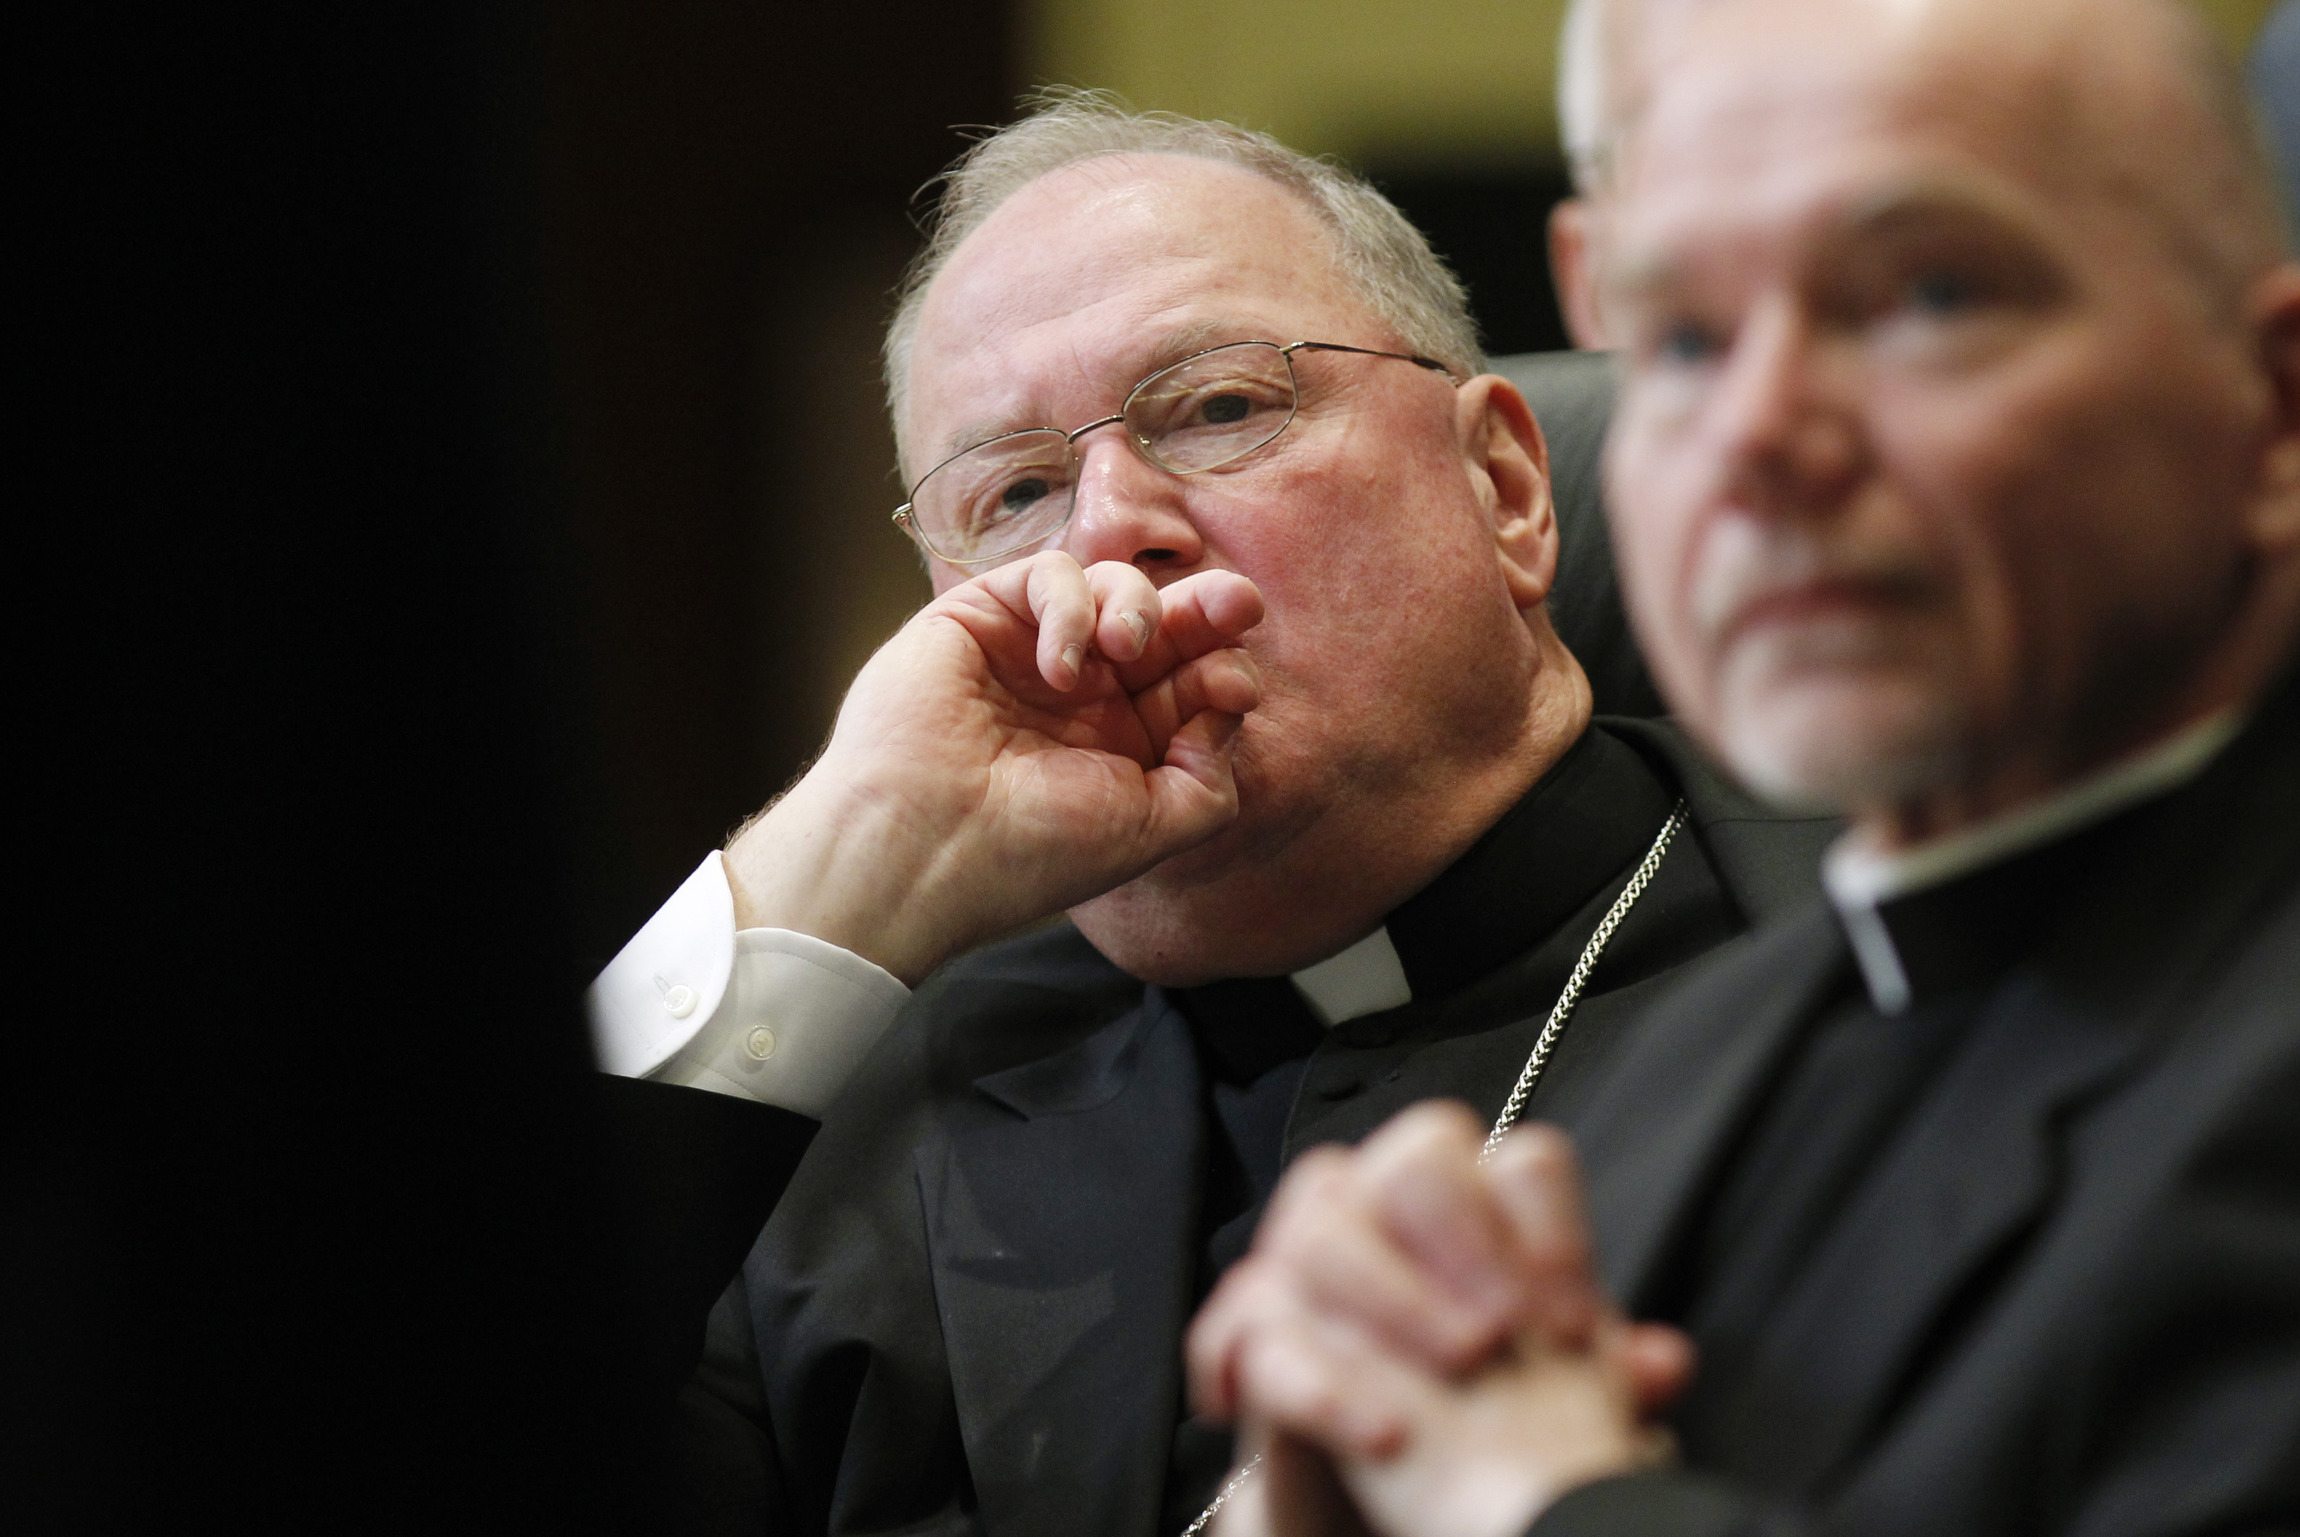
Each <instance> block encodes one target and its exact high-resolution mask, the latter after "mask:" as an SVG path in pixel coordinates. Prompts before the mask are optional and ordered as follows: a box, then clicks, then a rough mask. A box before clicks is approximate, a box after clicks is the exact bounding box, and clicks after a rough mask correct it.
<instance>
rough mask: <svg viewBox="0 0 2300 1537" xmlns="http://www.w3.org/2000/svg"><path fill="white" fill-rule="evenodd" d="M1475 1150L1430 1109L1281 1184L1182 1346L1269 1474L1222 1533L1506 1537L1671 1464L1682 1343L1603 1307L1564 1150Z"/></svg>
mask: <svg viewBox="0 0 2300 1537" xmlns="http://www.w3.org/2000/svg"><path fill="white" fill-rule="evenodd" d="M1482 1141H1483V1132H1482V1130H1481V1128H1480V1127H1479V1126H1478V1124H1477V1122H1476V1121H1475V1120H1474V1119H1472V1118H1471V1116H1470V1115H1469V1113H1468V1112H1467V1111H1466V1110H1464V1109H1463V1108H1462V1107H1461V1106H1459V1105H1452V1104H1434V1103H1433V1104H1426V1105H1421V1106H1417V1107H1415V1108H1413V1109H1411V1110H1408V1111H1406V1112H1405V1113H1404V1114H1402V1115H1400V1116H1398V1117H1397V1118H1396V1119H1395V1120H1393V1121H1391V1122H1390V1123H1389V1124H1388V1125H1387V1126H1386V1127H1384V1128H1383V1129H1382V1130H1381V1131H1379V1132H1377V1133H1376V1134H1375V1135H1374V1136H1373V1137H1371V1138H1369V1139H1368V1140H1367V1141H1366V1142H1365V1144H1364V1145H1363V1146H1362V1147H1359V1148H1357V1149H1355V1150H1351V1151H1345V1150H1342V1149H1339V1148H1319V1149H1313V1150H1312V1151H1310V1152H1308V1153H1305V1154H1304V1155H1302V1157H1301V1158H1299V1159H1298V1160H1296V1162H1295V1163H1294V1165H1293V1167H1292V1168H1291V1169H1290V1170H1289V1171H1288V1172H1287V1175H1286V1177H1285V1179H1284V1180H1283V1181H1282V1182H1281V1183H1280V1185H1279V1187H1278V1190H1277V1192H1276V1194H1275V1195H1274V1196H1273V1197H1272V1199H1271V1203H1270V1209H1269V1212H1268V1214H1267V1216H1265V1217H1264V1219H1263V1221H1262V1224H1261V1227H1260V1229H1259V1230H1258V1231H1257V1233H1256V1235H1255V1239H1254V1247H1253V1250H1252V1251H1251V1252H1250V1253H1249V1254H1248V1255H1247V1257H1246V1258H1245V1259H1243V1260H1241V1261H1240V1262H1239V1263H1238V1264H1237V1265H1235V1266H1233V1267H1232V1268H1231V1270H1230V1271H1229V1273H1228V1274H1227V1275H1226V1276H1224V1278H1223V1280H1222V1283H1221V1284H1220V1285H1219V1286H1218V1287H1216V1288H1215V1291H1214V1294H1213V1296H1212V1297H1211V1298H1209V1299H1208V1301H1207V1304H1206V1307H1205V1309H1204V1310H1203V1311H1202V1312H1201V1313H1200V1314H1199V1316H1198V1320H1197V1322H1196V1323H1195V1324H1194V1325H1193V1326H1192V1328H1191V1331H1190V1340H1189V1367H1190V1385H1191V1396H1192V1402H1193V1405H1194V1407H1195V1408H1196V1409H1197V1410H1198V1411H1199V1412H1200V1413H1202V1414H1206V1415H1210V1416H1213V1417H1215V1418H1220V1419H1227V1420H1231V1421H1233V1422H1235V1423H1236V1424H1237V1425H1238V1427H1239V1432H1240V1435H1239V1444H1240V1458H1241V1461H1243V1460H1244V1459H1245V1458H1247V1457H1249V1456H1251V1455H1253V1454H1255V1453H1257V1452H1258V1453H1260V1454H1261V1456H1262V1458H1263V1462H1262V1465H1261V1467H1260V1468H1258V1469H1257V1470H1256V1472H1255V1475H1254V1476H1253V1477H1252V1478H1250V1479H1249V1480H1247V1481H1246V1482H1245V1483H1244V1484H1242V1485H1241V1486H1240V1487H1239V1489H1238V1490H1237V1492H1236V1494H1235V1495H1233V1497H1232V1499H1231V1501H1230V1503H1229V1504H1227V1505H1226V1506H1225V1507H1224V1508H1223V1511H1222V1514H1221V1516H1220V1518H1219V1519H1218V1522H1217V1524H1216V1526H1215V1527H1214V1532H1213V1537H1312V1534H1319V1537H1326V1534H1358V1533H1367V1532H1372V1533H1379V1534H1381V1537H1516V1534H1518V1533H1521V1532H1523V1531H1524V1530H1525V1529H1526V1527H1527V1525H1528V1524H1529V1523H1530V1522H1531V1521H1533V1520H1534V1518H1535V1517H1536V1516H1538V1515H1539V1514H1540V1512H1541V1511H1543V1510H1545V1509H1546V1508H1548V1506H1549V1504H1550V1503H1551V1502H1552V1501H1554V1500H1555V1499H1557V1498H1558V1497H1559V1496H1560V1495H1562V1494H1564V1493H1566V1492H1567V1491H1568V1490H1571V1489H1573V1488H1575V1487H1577V1486H1578V1485H1581V1484H1583V1483H1587V1482H1590V1481H1592V1480H1594V1479H1598V1478H1602V1477H1606V1476H1609V1475H1611V1474H1615V1473H1621V1472H1627V1471H1630V1470H1632V1469H1635V1468H1639V1467H1644V1466H1649V1465H1652V1464H1653V1463H1655V1462H1657V1461H1660V1460H1663V1459H1665V1458H1666V1457H1667V1456H1668V1455H1669V1441H1668V1437H1667V1433H1666V1431H1664V1430H1662V1429H1661V1428H1659V1427H1658V1426H1657V1425H1656V1424H1655V1421H1654V1416H1655V1415H1656V1414H1657V1413H1658V1411H1659V1410H1660V1409H1661V1408H1663V1407H1664V1406H1665V1405H1666V1404H1667V1403H1668V1402H1669V1401H1670V1400H1671V1399H1673V1398H1674V1397H1675V1396H1676V1395H1677V1394H1678V1393H1679V1392H1680V1391H1681V1390H1682V1389H1683V1387H1684V1386H1685V1384H1686V1382H1687V1381H1688V1380H1689V1379H1690V1376H1691V1372H1692V1352H1691V1347H1690V1346H1689V1345H1688V1343H1687V1342H1686V1341H1685V1339H1684V1337H1683V1336H1682V1335H1681V1334H1679V1333H1678V1332H1677V1331H1675V1330H1673V1329H1669V1328H1666V1327H1663V1326H1660V1325H1653V1324H1633V1323H1631V1322H1630V1321H1629V1320H1628V1319H1627V1318H1626V1317H1624V1316H1623V1315H1622V1313H1621V1312H1620V1310H1619V1309H1618V1308H1616V1307H1615V1306H1614V1305H1613V1304H1612V1302H1611V1301H1610V1300H1608V1298H1607V1297H1606V1295H1605V1293H1604V1290H1603V1288H1602V1286H1601V1284H1600V1283H1599V1282H1598V1280H1597V1278H1596V1275H1595V1273H1594V1271H1593V1269H1592V1258H1591V1249H1590V1237H1589V1229H1588V1225H1587V1222H1586V1220H1585V1218H1584V1215H1583V1209H1582V1201H1581V1190H1580V1179H1579V1174H1578V1172H1577V1170H1576V1167H1575V1164H1574V1159H1573V1151H1572V1146H1571V1144H1570V1143H1569V1142H1568V1140H1567V1139H1566V1137H1565V1136H1564V1134H1563V1133H1561V1132H1559V1131H1557V1130H1555V1129H1554V1128H1551V1127H1544V1126H1531V1127H1524V1128H1520V1129H1519V1130H1516V1131H1513V1132H1512V1133H1510V1135H1509V1136H1508V1137H1507V1138H1505V1139H1504V1141H1503V1143H1502V1145H1501V1147H1500V1148H1499V1149H1498V1150H1497V1151H1496V1153H1495V1155H1494V1157H1493V1158H1492V1159H1491V1160H1490V1161H1489V1162H1486V1163H1484V1164H1480V1163H1479V1161H1478V1151H1479V1147H1480V1145H1481V1143H1482Z"/></svg>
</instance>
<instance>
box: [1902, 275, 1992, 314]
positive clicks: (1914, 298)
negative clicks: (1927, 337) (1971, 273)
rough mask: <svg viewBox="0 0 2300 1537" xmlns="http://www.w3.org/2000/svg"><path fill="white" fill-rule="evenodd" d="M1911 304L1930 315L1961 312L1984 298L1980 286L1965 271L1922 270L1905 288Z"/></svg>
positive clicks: (1912, 307) (1912, 306)
mask: <svg viewBox="0 0 2300 1537" xmlns="http://www.w3.org/2000/svg"><path fill="white" fill-rule="evenodd" d="M1903 293H1904V295H1905V296H1906V298H1907V300H1908V304H1909V307H1910V308H1911V309H1914V310H1917V311H1919V312H1921V313H1923V314H1927V315H1958V314H1962V313H1964V312H1965V311H1967V310H1969V309H1971V308H1972V307H1973V306H1974V305H1976V304H1978V303H1979V302H1980V299H1981V290H1980V285H1979V284H1978V283H1975V282H1974V281H1973V280H1972V279H1970V278H1968V277H1966V276H1965V275H1964V274H1963V273H1961V272H1920V273H1918V274H1917V275H1916V276H1915V277H1912V278H1910V279H1909V281H1908V285H1907V287H1906V288H1905V289H1904V290H1903Z"/></svg>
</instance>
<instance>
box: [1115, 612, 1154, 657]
mask: <svg viewBox="0 0 2300 1537" xmlns="http://www.w3.org/2000/svg"><path fill="white" fill-rule="evenodd" d="M1118 622H1119V623H1121V624H1123V625H1125V626H1126V631H1127V633H1128V634H1130V635H1132V636H1133V637H1134V649H1135V650H1137V651H1140V650H1141V649H1142V648H1143V647H1144V646H1147V645H1149V644H1150V616H1149V615H1148V614H1145V613H1143V612H1142V610H1140V609H1138V608H1130V609H1128V610H1126V612H1124V613H1123V614H1120V615H1119V616H1118Z"/></svg>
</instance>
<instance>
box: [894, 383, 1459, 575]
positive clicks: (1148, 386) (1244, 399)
mask: <svg viewBox="0 0 2300 1537" xmlns="http://www.w3.org/2000/svg"><path fill="white" fill-rule="evenodd" d="M1302 351H1310V352H1351V353H1356V354H1358V355H1360V356H1362V357H1369V358H1396V359H1398V360H1399V361H1401V362H1406V363H1412V364H1415V365H1417V366H1419V367H1422V368H1430V369H1435V370H1436V371H1437V372H1439V373H1441V374H1444V375H1445V376H1446V377H1447V378H1448V379H1451V378H1453V374H1452V372H1451V371H1450V370H1449V369H1447V367H1446V366H1445V365H1444V364H1443V363H1440V362H1438V361H1437V360H1436V359H1434V358H1425V357H1421V356H1418V355H1416V354H1414V353H1410V352H1382V351H1378V350H1376V349H1375V348H1372V347H1345V346H1343V345H1342V344H1341V343H1340V342H1288V343H1286V344H1285V345H1284V346H1280V345H1279V344H1278V343H1276V342H1229V343H1226V344H1224V345H1222V346H1219V347H1209V348H1207V349H1206V350H1205V351H1203V352H1194V353H1192V354H1191V355H1190V356H1188V357H1186V358H1184V359H1182V360H1181V361H1180V362H1178V363H1169V364H1167V365H1166V366H1165V367H1164V368H1161V369H1159V370H1158V371H1157V372H1156V373H1154V374H1151V375H1150V376H1149V377H1148V378H1146V379H1144V380H1142V382H1141V383H1139V384H1137V385H1135V386H1134V388H1132V389H1131V390H1128V391H1127V392H1126V399H1125V401H1124V402H1123V403H1121V404H1120V406H1119V407H1118V410H1117V412H1116V413H1115V414H1113V415H1110V416H1105V417H1103V418H1101V419H1100V420H1098V421H1091V422H1088V423H1087V424H1086V425H1085V426H1083V427H1080V428H1077V429H1075V430H1073V431H1070V432H1064V431H1062V430H1060V429H1059V428H1055V427H1030V428H1025V429H1023V430H1022V431H1020V432H1007V433H1001V434H1000V435H999V436H997V437H995V438H991V439H989V440H987V441H985V442H981V443H977V444H975V445H974V446H973V447H971V448H964V449H961V450H959V451H958V452H957V453H955V454H952V455H951V456H950V457H949V458H948V459H945V460H943V461H942V463H940V464H938V465H936V466H935V467H934V468H933V469H931V470H928V471H927V472H926V473H925V474H924V475H922V476H920V477H919V480H918V484H917V485H915V486H913V487H911V492H910V500H909V501H907V502H905V503H903V505H902V506H900V507H897V508H896V509H895V511H894V521H895V522H896V523H897V524H898V525H900V526H901V527H903V528H905V529H908V530H909V531H910V534H911V537H912V538H914V539H916V540H917V541H918V542H919V543H920V544H921V545H923V546H924V547H925V548H926V549H927V551H928V552H929V553H930V554H932V555H934V556H936V557H937V558H939V559H942V560H945V561H948V562H949V563H950V564H951V565H954V566H979V565H985V564H987V563H989V562H991V561H995V560H1001V559H1003V558H1005V557H1006V556H1009V555H1012V554H1015V553H1016V552H1017V551H1020V550H1024V549H1027V548H1029V547H1030V546H1031V545H1034V544H1037V543H1039V542H1040V541H1042V540H1045V539H1048V538H1051V537H1052V536H1053V535H1054V534H1055V533H1056V532H1058V531H1059V530H1060V529H1061V528H1062V526H1063V525H1064V524H1066V523H1068V522H1069V521H1070V513H1071V508H1072V506H1073V505H1074V504H1075V502H1076V500H1077V496H1076V493H1077V488H1078V464H1079V455H1078V440H1079V439H1080V438H1082V437H1084V436H1085V435H1086V434H1087V433H1089V432H1092V431H1094V430H1095V429H1096V428H1099V427H1110V426H1120V425H1122V426H1124V427H1125V429H1126V438H1127V441H1128V442H1130V443H1132V444H1133V445H1134V451H1135V452H1136V453H1138V454H1140V455H1141V456H1142V457H1143V458H1144V459H1145V460H1147V461H1149V462H1150V463H1151V464H1154V465H1156V466H1157V467H1158V468H1160V469H1162V470H1165V471H1167V472H1169V473H1171V474H1175V475H1196V474H1199V473H1200V472H1202V471H1205V470H1215V469H1220V468H1221V467H1222V466H1223V465H1225V464H1231V463H1235V462H1236V461H1237V460H1239V459H1242V458H1244V457H1245V456H1246V455H1248V454H1250V453H1252V452H1253V451H1254V450H1255V449H1257V448H1260V447H1262V446H1263V445H1265V444H1267V443H1269V442H1270V441H1271V440H1272V439H1274V438H1276V437H1277V436H1278V434H1279V433H1281V432H1284V431H1285V430H1286V427H1287V425H1288V424H1289V423H1290V422H1292V421H1293V419H1294V411H1295V408H1296V407H1297V406H1298V405H1299V403H1300V399H1301V394H1300V390H1299V389H1298V388H1297V386H1296V384H1295V381H1294V354H1295V353H1297V352H1302ZM1456 382H1459V381H1456Z"/></svg>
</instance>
